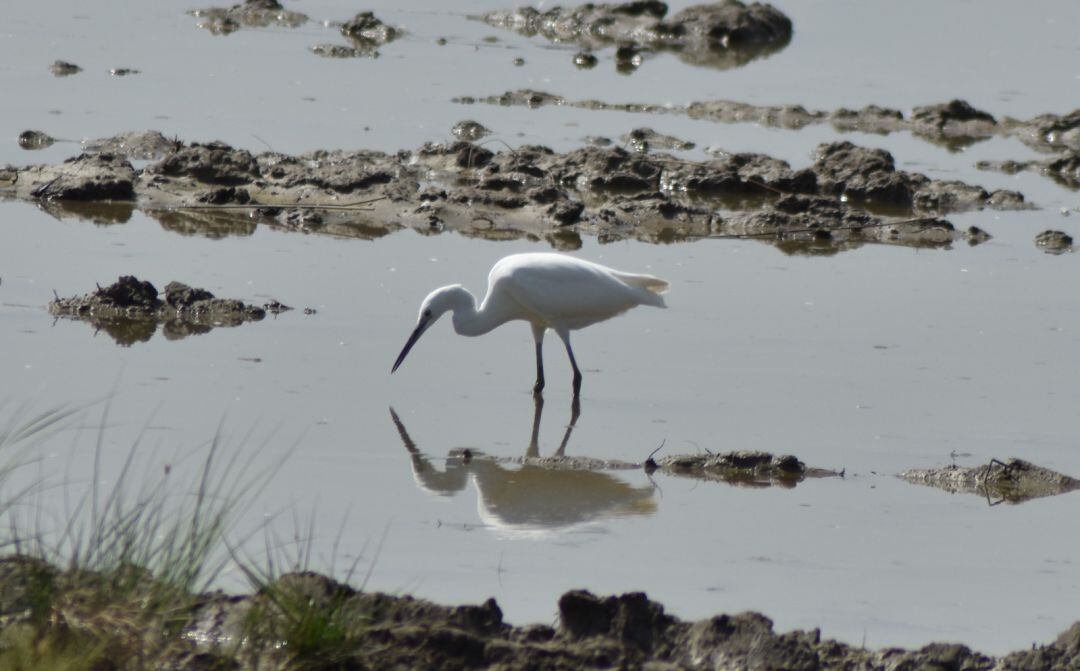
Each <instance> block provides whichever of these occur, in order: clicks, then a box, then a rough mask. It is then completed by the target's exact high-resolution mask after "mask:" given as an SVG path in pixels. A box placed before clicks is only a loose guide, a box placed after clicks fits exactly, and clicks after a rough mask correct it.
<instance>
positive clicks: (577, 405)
mask: <svg viewBox="0 0 1080 671" xmlns="http://www.w3.org/2000/svg"><path fill="white" fill-rule="evenodd" d="M580 416H581V399H580V398H578V395H577V394H574V400H573V401H571V402H570V423H569V424H567V425H566V433H564V434H563V437H562V442H561V443H559V449H558V450H556V451H555V456H556V457H562V456H566V444H567V443H569V442H570V433H571V432H572V431H573V430H574V425H575V424H577V421H578V417H580Z"/></svg>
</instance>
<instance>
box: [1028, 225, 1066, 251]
mask: <svg viewBox="0 0 1080 671" xmlns="http://www.w3.org/2000/svg"><path fill="white" fill-rule="evenodd" d="M1035 246H1036V247H1041V248H1042V249H1043V250H1044V251H1046V253H1048V254H1064V253H1065V252H1070V251H1072V246H1073V239H1072V236H1071V235H1069V234H1068V233H1066V232H1064V231H1053V230H1050V231H1043V232H1042V233H1039V234H1038V235H1036V236H1035Z"/></svg>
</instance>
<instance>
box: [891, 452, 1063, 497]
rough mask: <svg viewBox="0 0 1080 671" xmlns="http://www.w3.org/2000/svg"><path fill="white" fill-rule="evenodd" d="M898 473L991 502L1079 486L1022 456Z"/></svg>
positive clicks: (1053, 494)
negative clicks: (1019, 457)
mask: <svg viewBox="0 0 1080 671" xmlns="http://www.w3.org/2000/svg"><path fill="white" fill-rule="evenodd" d="M900 477H901V478H902V479H904V480H907V481H908V482H914V483H916V484H921V485H929V486H931V487H938V488H939V489H944V490H945V491H947V492H951V493H954V494H955V493H965V494H978V495H980V496H985V497H986V498H987V499H988V500H989V501H990V502H991V503H1001V502H1003V501H1004V502H1006V503H1023V502H1024V501H1030V500H1031V499H1037V498H1042V497H1044V496H1057V495H1058V494H1066V493H1068V492H1072V491H1076V490H1077V489H1080V480H1077V479H1076V478H1073V477H1070V476H1068V475H1064V474H1062V473H1058V472H1056V471H1052V470H1050V469H1048V468H1043V467H1042V466H1036V465H1035V464H1032V463H1030V462H1027V461H1024V460H1023V459H1009V460H1007V461H1004V462H1002V461H997V460H994V461H991V462H990V463H989V464H986V465H983V466H976V467H974V468H965V467H962V466H957V465H956V464H952V465H949V466H945V467H944V468H929V469H912V470H908V471H904V472H903V473H901V474H900Z"/></svg>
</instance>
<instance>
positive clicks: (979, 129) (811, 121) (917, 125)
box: [454, 89, 1080, 172]
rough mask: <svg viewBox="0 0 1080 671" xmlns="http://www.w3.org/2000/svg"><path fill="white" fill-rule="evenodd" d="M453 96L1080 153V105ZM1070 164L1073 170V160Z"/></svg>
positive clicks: (955, 145)
mask: <svg viewBox="0 0 1080 671" xmlns="http://www.w3.org/2000/svg"><path fill="white" fill-rule="evenodd" d="M454 101H455V102H458V103H461V104H465V105H471V104H476V103H483V104H487V105H502V106H522V107H534V108H535V107H544V106H546V105H558V106H565V107H574V108H578V109H585V110H606V111H616V112H632V113H637V114H681V115H685V116H688V117H690V118H692V119H701V120H705V121H715V122H719V123H756V124H758V125H760V126H766V127H770V128H787V129H792V130H797V129H799V128H805V127H806V126H811V125H815V124H822V123H828V124H832V126H833V127H834V128H835V129H836V130H838V131H841V132H846V131H858V132H862V133H874V134H878V135H887V134H889V133H897V132H900V131H908V132H911V133H913V134H914V135H915V136H916V137H920V138H922V139H924V140H927V141H929V142H933V143H934V144H938V145H941V146H944V147H946V148H948V149H950V150H959V149H963V148H964V147H967V146H969V145H971V144H974V143H976V142H981V141H982V140H987V139H989V138H991V137H994V136H997V135H1003V136H1014V137H1017V138H1019V139H1020V140H1021V141H1022V142H1024V143H1025V144H1027V145H1028V146H1030V147H1032V148H1033V149H1036V150H1038V151H1043V152H1063V151H1068V152H1073V154H1075V153H1080V110H1076V111H1074V112H1072V113H1070V114H1066V115H1057V114H1042V115H1040V116H1037V117H1035V118H1033V119H1028V120H1026V121H1024V120H1019V119H1012V118H1009V117H1005V118H1004V119H1001V120H998V119H995V118H994V116H993V115H991V114H990V113H988V112H984V111H982V110H979V109H975V108H974V107H972V106H971V105H970V104H968V103H967V102H965V101H963V100H953V101H950V102H947V103H941V104H937V105H925V106H922V107H916V108H915V109H914V110H912V112H911V114H910V115H908V116H906V117H905V116H904V113H903V112H901V111H900V110H897V109H891V108H887V107H878V106H877V105H869V106H867V107H864V108H862V109H858V110H851V109H845V108H841V109H838V110H834V111H831V112H825V111H819V110H807V109H806V108H805V107H803V106H802V105H751V104H749V103H741V102H734V101H731V100H709V101H702V102H692V103H690V104H688V105H667V104H664V105H660V104H655V103H609V102H603V101H601V100H568V99H566V98H564V97H562V96H560V95H555V94H553V93H545V92H543V91H534V90H531V89H519V90H517V91H507V92H506V93H503V94H501V95H492V96H485V97H479V98H477V97H473V96H460V97H458V98H455V99H454ZM1070 165H1072V168H1071V169H1072V170H1073V171H1074V172H1075V170H1076V168H1075V165H1074V164H1070ZM1066 168H1068V166H1066Z"/></svg>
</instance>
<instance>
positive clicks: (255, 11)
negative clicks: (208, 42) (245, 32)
mask: <svg viewBox="0 0 1080 671" xmlns="http://www.w3.org/2000/svg"><path fill="white" fill-rule="evenodd" d="M188 14H190V15H191V16H194V17H196V18H198V19H202V20H201V21H200V22H199V24H198V25H199V27H200V28H203V29H205V30H208V31H210V32H211V33H213V34H214V35H229V34H232V33H234V32H236V31H237V30H240V28H269V27H270V26H274V27H277V28H298V27H300V26H302V25H304V24H305V23H307V22H308V17H307V15H306V14H302V13H300V12H293V11H290V10H287V9H285V8H284V7H283V6H282V5H281V3H279V2H277V0H246V1H245V2H244V3H242V4H239V5H233V6H232V7H228V8H224V7H207V8H205V9H193V10H191V11H190V12H188Z"/></svg>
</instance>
